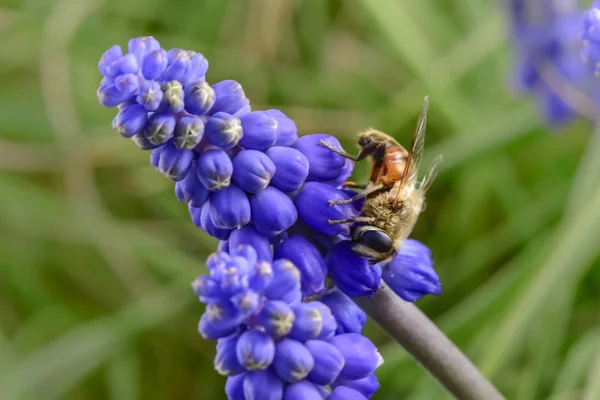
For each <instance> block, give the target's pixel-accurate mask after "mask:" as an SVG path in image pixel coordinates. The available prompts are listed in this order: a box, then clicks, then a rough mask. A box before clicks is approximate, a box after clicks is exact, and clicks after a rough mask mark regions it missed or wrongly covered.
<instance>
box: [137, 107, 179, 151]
mask: <svg viewBox="0 0 600 400" xmlns="http://www.w3.org/2000/svg"><path fill="white" fill-rule="evenodd" d="M174 131H175V116H174V115H173V114H171V113H166V112H162V113H154V114H152V115H151V116H150V119H149V120H148V123H147V124H146V128H145V129H144V132H142V134H143V136H145V137H146V138H147V139H148V142H150V143H151V144H153V145H156V146H159V145H161V144H163V143H166V142H167V141H169V139H171V138H172V137H173V132H174Z"/></svg>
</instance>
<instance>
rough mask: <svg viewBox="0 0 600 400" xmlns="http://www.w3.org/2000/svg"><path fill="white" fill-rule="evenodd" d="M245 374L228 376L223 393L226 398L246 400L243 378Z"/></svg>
mask: <svg viewBox="0 0 600 400" xmlns="http://www.w3.org/2000/svg"><path fill="white" fill-rule="evenodd" d="M245 378H246V374H239V375H236V376H230V377H229V378H227V382H225V394H227V400H246V397H245V396H244V379H245Z"/></svg>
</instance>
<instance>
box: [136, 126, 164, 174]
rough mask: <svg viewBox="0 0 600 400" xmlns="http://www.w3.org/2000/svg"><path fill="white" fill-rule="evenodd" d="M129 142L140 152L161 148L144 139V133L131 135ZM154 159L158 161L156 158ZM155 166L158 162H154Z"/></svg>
mask: <svg viewBox="0 0 600 400" xmlns="http://www.w3.org/2000/svg"><path fill="white" fill-rule="evenodd" d="M131 141H132V142H133V143H135V145H136V146H137V147H138V148H139V149H140V150H152V149H156V148H158V147H160V146H162V144H154V143H152V142H150V140H149V139H148V138H147V137H146V135H145V134H144V132H140V133H136V134H135V135H133V136H132V137H131ZM157 156H158V154H157ZM156 159H157V160H158V157H157V158H156ZM152 165H154V164H152ZM156 165H158V161H157V162H156ZM155 168H156V166H155Z"/></svg>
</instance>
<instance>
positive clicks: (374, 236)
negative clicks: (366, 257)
mask: <svg viewBox="0 0 600 400" xmlns="http://www.w3.org/2000/svg"><path fill="white" fill-rule="evenodd" d="M358 240H359V242H360V243H361V244H362V245H364V246H366V247H368V248H370V249H373V250H375V251H377V252H379V253H387V252H388V251H390V250H392V248H393V247H394V242H393V241H392V238H390V236H389V235H388V234H387V233H385V232H382V231H377V230H368V231H364V232H363V233H361V235H360V237H359V238H358Z"/></svg>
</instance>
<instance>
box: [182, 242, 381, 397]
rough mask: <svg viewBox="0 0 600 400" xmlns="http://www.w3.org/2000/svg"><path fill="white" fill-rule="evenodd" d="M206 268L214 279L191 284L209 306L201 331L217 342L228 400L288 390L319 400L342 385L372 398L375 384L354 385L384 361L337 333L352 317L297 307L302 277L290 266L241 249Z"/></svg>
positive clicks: (366, 345) (316, 306)
mask: <svg viewBox="0 0 600 400" xmlns="http://www.w3.org/2000/svg"><path fill="white" fill-rule="evenodd" d="M206 264H207V268H208V271H209V274H208V275H202V276H199V277H198V278H197V279H196V280H195V281H194V282H193V284H192V287H193V289H194V291H195V292H196V295H197V296H198V298H199V299H200V301H201V302H203V303H205V304H206V311H205V313H204V314H203V315H202V317H201V318H200V323H199V326H198V329H199V331H200V333H201V334H202V336H203V337H204V338H205V339H209V340H217V351H216V356H215V363H214V365H215V370H216V371H217V372H218V373H219V374H221V375H224V376H227V377H228V380H227V384H226V392H227V394H228V396H229V398H232V399H235V398H240V399H282V398H286V397H285V396H286V395H285V394H284V393H285V392H287V391H292V392H294V393H296V395H297V396H305V397H300V398H307V399H312V398H322V397H310V396H312V393H325V392H327V388H326V387H327V386H333V385H338V386H340V385H342V383H343V385H345V386H350V387H351V386H352V385H355V386H357V387H359V388H360V387H362V386H365V387H366V388H367V389H366V390H363V394H364V392H366V394H364V395H366V396H370V394H372V393H369V392H368V390H371V388H373V384H371V385H368V384H362V385H361V384H360V383H356V384H354V383H353V382H358V381H361V380H367V381H369V382H370V381H371V380H372V379H373V376H374V375H373V373H374V371H375V369H376V368H377V367H378V366H379V365H380V364H381V362H382V359H381V356H380V355H379V352H378V351H377V348H376V347H375V345H374V344H373V343H372V342H371V341H370V340H369V339H368V338H366V337H365V336H362V335H361V334H360V333H344V332H343V331H340V330H338V329H337V322H336V321H337V320H345V319H348V317H347V316H344V315H337V316H336V317H334V316H333V314H332V311H331V310H330V309H329V307H327V305H325V304H324V303H321V302H319V301H318V300H315V301H310V302H300V298H301V293H300V290H301V285H300V282H301V273H300V271H299V270H298V269H297V268H296V267H295V266H294V264H293V263H292V262H291V261H288V260H285V259H278V260H276V261H274V262H268V261H261V260H259V258H258V254H257V252H256V251H255V250H254V248H252V247H251V246H249V245H245V244H241V245H239V246H237V247H236V248H235V249H231V250H230V251H229V252H228V253H227V252H218V253H214V254H212V255H211V256H210V257H209V258H208V260H207V263H206ZM282 293H283V294H285V295H284V296H282ZM346 313H347V312H346ZM336 314H337V313H336ZM372 392H374V390H372ZM319 396H320V395H319Z"/></svg>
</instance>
